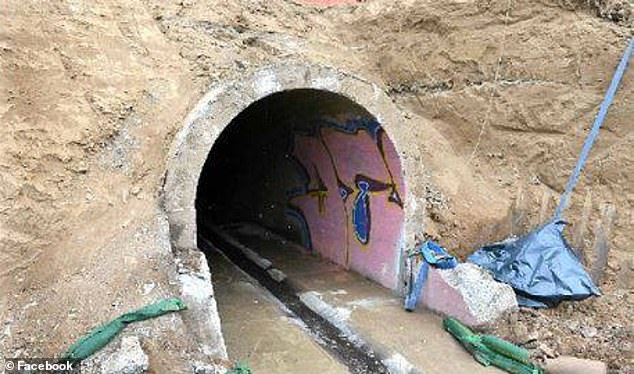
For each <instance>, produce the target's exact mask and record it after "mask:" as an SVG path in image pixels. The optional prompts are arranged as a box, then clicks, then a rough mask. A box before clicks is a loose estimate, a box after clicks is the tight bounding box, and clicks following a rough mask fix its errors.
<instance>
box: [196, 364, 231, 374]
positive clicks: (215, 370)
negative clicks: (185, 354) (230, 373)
mask: <svg viewBox="0 0 634 374" xmlns="http://www.w3.org/2000/svg"><path fill="white" fill-rule="evenodd" d="M192 367H193V369H194V374H224V373H226V372H227V368H226V367H224V366H223V365H219V364H215V363H204V362H200V361H196V362H194V363H193V364H192Z"/></svg>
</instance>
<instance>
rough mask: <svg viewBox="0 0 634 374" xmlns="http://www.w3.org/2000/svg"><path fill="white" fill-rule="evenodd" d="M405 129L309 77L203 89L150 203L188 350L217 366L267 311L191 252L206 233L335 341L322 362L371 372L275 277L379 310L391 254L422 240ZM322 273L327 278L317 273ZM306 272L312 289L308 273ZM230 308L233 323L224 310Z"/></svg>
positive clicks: (279, 72)
mask: <svg viewBox="0 0 634 374" xmlns="http://www.w3.org/2000/svg"><path fill="white" fill-rule="evenodd" d="M410 126H411V124H410V120H409V119H408V118H406V117H405V116H403V115H402V113H401V111H400V110H399V109H398V107H397V106H395V105H394V104H393V102H392V101H391V100H390V98H389V97H388V96H387V95H386V93H385V92H384V91H382V90H381V89H379V88H378V86H376V85H374V84H372V83H370V82H368V81H367V80H364V79H360V78H357V77H354V76H353V75H350V74H347V73H344V72H341V71H339V70H336V69H332V68H328V67H324V66H319V65H306V64H280V65H274V66H269V67H264V68H262V69H260V70H257V71H254V72H253V73H251V74H245V75H243V76H241V77H240V79H236V80H234V81H227V82H221V83H219V84H218V85H216V86H214V87H211V88H210V90H209V91H208V92H207V94H206V95H204V96H203V98H202V99H201V100H200V101H199V103H198V104H197V105H196V106H195V107H194V108H193V109H192V111H191V112H190V114H189V116H188V117H187V118H186V119H185V121H184V124H183V127H182V129H181V131H180V132H179V133H178V134H177V136H176V138H175V141H174V143H173V145H172V150H171V156H170V158H169V160H168V164H167V173H166V176H165V183H164V194H163V207H164V210H165V213H166V217H167V221H168V223H169V233H170V240H171V246H172V250H173V251H174V253H175V254H176V256H177V257H178V264H179V274H181V275H180V278H182V279H181V287H182V295H183V297H184V299H185V301H186V302H187V304H188V306H189V307H190V308H189V311H188V313H185V314H184V318H185V321H186V323H188V325H189V326H190V328H191V330H192V331H194V332H195V334H196V335H197V336H196V339H197V340H198V341H199V342H200V344H201V345H202V351H204V352H217V351H220V352H226V351H225V343H224V339H227V342H228V345H229V346H230V347H233V348H232V349H233V351H232V352H230V353H231V355H232V356H235V357H240V355H241V352H240V351H239V348H240V347H239V346H236V345H235V342H244V341H245V339H244V336H237V335H234V333H237V332H235V331H234V330H232V329H231V326H236V325H237V326H243V325H244V323H246V322H245V321H247V320H249V319H250V318H252V317H253V315H258V313H259V312H262V313H264V314H263V315H262V318H268V317H270V316H268V315H266V313H268V312H266V310H270V308H264V310H263V309H262V308H254V307H253V300H254V298H258V297H260V301H261V303H260V304H262V303H268V302H269V301H268V300H269V299H267V298H266V297H263V298H262V295H261V294H260V293H258V292H257V291H256V289H257V288H258V287H255V288H253V287H251V286H249V287H247V288H245V287H246V286H245V284H246V283H249V282H250V281H249V280H248V279H244V278H243V276H244V274H243V273H236V272H235V270H232V268H231V266H228V265H227V261H226V258H224V257H222V256H219V254H218V253H217V252H214V251H209V252H207V253H206V255H207V259H205V258H204V256H203V255H202V253H201V251H200V250H199V248H203V249H209V248H210V245H209V244H210V242H209V241H208V240H206V239H214V238H212V237H211V236H213V235H210V236H207V235H208V234H210V233H209V232H207V230H208V229H209V228H213V230H216V229H219V230H220V231H222V232H223V233H225V234H228V236H229V237H230V238H231V239H234V240H235V242H236V243H237V245H231V246H230V247H231V248H230V249H232V250H233V252H232V253H236V252H238V251H236V250H234V249H235V248H237V247H239V246H240V245H241V246H242V247H243V248H241V249H243V250H244V249H245V248H246V249H247V250H251V252H252V254H255V253H257V254H259V255H260V256H261V258H260V260H263V261H260V263H259V264H257V266H256V267H258V268H262V269H264V270H265V276H263V277H261V278H260V277H258V276H254V275H253V274H254V272H251V271H249V270H248V269H247V267H249V266H254V265H253V264H252V263H251V265H249V263H244V262H243V263H239V262H240V261H239V260H240V259H236V258H231V257H230V256H228V255H227V257H229V258H231V260H232V261H233V262H234V263H236V264H239V265H240V266H241V267H242V269H243V270H246V271H247V273H249V274H250V275H251V276H253V277H255V278H256V279H257V280H258V281H260V283H261V284H262V285H265V286H266V287H267V288H268V289H269V291H271V292H272V293H273V294H274V295H275V296H276V297H277V298H278V299H279V300H280V301H282V302H283V303H284V304H285V305H287V306H288V307H289V309H290V310H291V311H292V312H293V313H294V315H296V316H298V317H300V318H301V319H302V320H303V321H304V322H305V323H306V324H307V325H309V326H312V327H315V326H317V329H318V330H320V331H321V332H320V333H317V335H318V336H320V334H321V335H323V336H325V337H328V338H330V337H332V338H333V339H339V340H341V341H340V342H338V343H337V344H336V346H337V347H339V348H337V349H334V348H330V347H326V350H331V349H334V350H335V351H336V352H331V354H334V356H337V357H339V358H340V360H341V362H342V363H343V362H345V365H346V366H347V368H348V369H350V370H352V368H355V369H354V370H353V371H355V370H361V371H359V372H363V370H366V371H367V370H370V372H383V370H384V368H383V369H382V365H383V364H381V363H378V361H377V360H376V359H375V358H372V357H374V356H372V355H371V354H369V353H368V352H370V351H369V350H367V349H366V348H363V347H360V346H359V344H357V342H356V341H354V339H355V338H354V337H351V338H350V339H352V340H350V339H349V338H348V337H347V336H342V334H341V333H340V332H339V330H337V329H338V328H339V327H336V328H335V327H334V326H336V325H337V323H336V322H337V321H334V322H333V321H331V320H330V319H329V318H330V317H332V316H330V317H323V316H321V313H318V312H315V311H314V308H316V307H318V305H316V304H315V303H313V305H312V306H308V307H307V306H306V304H305V303H304V302H299V298H300V297H302V296H306V295H304V293H306V294H310V292H312V290H316V289H317V288H315V287H313V286H311V285H308V284H303V285H301V287H299V288H298V289H294V290H290V289H287V288H285V287H287V286H290V285H291V284H292V283H293V282H279V279H282V278H283V277H284V276H285V275H288V278H289V279H290V278H293V276H294V274H291V273H292V272H293V271H295V272H296V274H295V275H299V274H301V275H302V277H304V276H305V277H304V278H305V279H309V280H312V281H316V282H321V280H320V279H323V278H324V277H325V278H330V279H332V280H333V281H336V282H341V281H345V279H346V278H347V279H351V277H352V278H354V279H361V280H363V281H364V282H365V280H364V278H369V279H370V280H371V282H368V284H372V285H373V287H376V288H378V290H377V289H373V290H374V291H373V292H378V293H380V294H381V295H382V296H381V297H383V298H389V297H392V296H394V295H393V293H392V292H397V293H398V292H400V291H402V290H403V286H404V280H405V278H406V277H405V276H404V274H407V271H406V270H405V269H404V265H405V261H404V257H405V256H404V253H405V249H406V248H410V247H412V246H413V245H414V242H415V238H416V237H417V236H418V237H420V236H421V234H422V217H423V210H424V206H425V202H424V194H423V193H421V191H422V188H423V184H422V183H420V180H421V174H422V170H423V168H422V165H421V164H420V162H419V160H420V149H419V148H418V147H417V146H416V145H415V143H414V142H413V140H412V139H413V138H412V137H411V136H410V135H409V134H410V131H411V130H410ZM199 234H201V235H199ZM262 238H264V239H265V240H262ZM199 239H200V240H199ZM216 239H217V238H216ZM252 239H253V240H254V241H252V242H249V240H252ZM268 239H272V240H268ZM211 243H213V245H211V247H214V246H215V247H218V245H219V244H220V243H219V242H217V241H216V242H213V240H212V242H211ZM236 243H233V244H236ZM221 249H223V248H221ZM224 249H226V248H224ZM224 249H223V252H224ZM242 252H244V251H242ZM298 253H299V254H300V255H297V254H298ZM226 254H227V253H226V252H225V255H226ZM257 254H256V256H257ZM251 259H252V258H251ZM315 259H317V260H315ZM269 260H270V261H269ZM293 261H294V262H293ZM207 263H208V264H209V266H207ZM333 267H334V268H337V269H339V270H337V271H338V272H339V273H337V274H339V275H338V277H339V278H338V277H334V276H330V275H329V274H334V273H328V271H330V270H327V271H326V272H324V270H325V269H333ZM209 268H211V274H210V272H209ZM273 268H275V269H273ZM276 269H279V270H281V271H275V270H276ZM341 269H343V271H342V270H341ZM345 269H347V270H350V271H345ZM256 270H257V269H256ZM315 271H317V272H319V271H321V275H320V277H321V278H319V277H313V276H311V275H310V274H311V273H312V274H314V272H315ZM240 274H242V275H240ZM212 278H213V279H214V285H213V287H212V285H211V279H212ZM318 278H319V279H318ZM272 279H275V280H276V281H278V283H275V282H276V281H273V280H272ZM294 279H298V278H297V277H295V278H294ZM267 282H269V283H270V282H273V284H265V283H267ZM202 283H206V286H204V285H203V284H202ZM342 284H343V283H337V284H332V285H331V286H332V287H334V288H339V287H341V285H342ZM329 286H330V285H329ZM275 287H278V288H277V289H275V290H273V289H274V288H275ZM386 288H387V289H389V290H386ZM203 289H204V292H202V290H203ZM214 289H215V290H214ZM381 290H382V291H381ZM289 291H290V292H289ZM294 291H297V292H294ZM305 291H310V292H305ZM245 292H246V294H245ZM254 292H255V293H254ZM240 295H244V297H241V296H240ZM390 295H392V296H390ZM245 300H246V301H248V302H247V304H248V305H247V304H242V303H243V302H245ZM216 301H217V304H216ZM308 309H310V310H308ZM218 310H220V316H219V314H218ZM242 310H245V313H246V314H244V315H243V314H240V313H237V312H236V311H242ZM337 310H338V309H337ZM322 317H323V318H322ZM344 317H345V315H344ZM324 318H325V319H327V320H328V322H327V323H325V321H324ZM333 318H334V319H336V318H338V317H337V316H334V317H333ZM220 319H222V323H223V325H226V327H225V328H224V329H222V331H221V328H220ZM276 321H278V320H276ZM273 325H274V326H275V329H278V328H281V329H285V328H286V327H288V330H289V331H291V330H293V329H295V328H296V327H293V326H294V325H292V324H291V325H289V326H287V325H285V324H279V323H277V322H276V323H274V324H273ZM285 326H286V327H285ZM254 328H256V327H255V326H254ZM239 330H240V329H239ZM240 331H242V330H240ZM293 331H294V330H293ZM313 331H315V330H314V329H313ZM223 333H224V334H223ZM291 334H295V333H293V332H291ZM223 335H224V336H225V338H223ZM294 336H295V335H294ZM298 339H299V338H298ZM346 339H347V341H346ZM324 341H326V340H324ZM239 344H242V343H239ZM303 346H305V347H306V349H309V347H310V346H311V345H310V344H305V345H303ZM270 348H271V349H274V348H275V347H274V346H271V347H270ZM278 348H279V347H278ZM284 349H286V348H284ZM313 353H314V352H313ZM313 353H311V354H313ZM224 356H226V353H224ZM309 356H310V354H309ZM379 356H380V355H379ZM311 357H312V356H311ZM377 357H378V356H377ZM324 362H329V363H332V359H331V358H327V357H326V358H324ZM326 371H327V372H329V371H328V370H326ZM355 372H356V371H355Z"/></svg>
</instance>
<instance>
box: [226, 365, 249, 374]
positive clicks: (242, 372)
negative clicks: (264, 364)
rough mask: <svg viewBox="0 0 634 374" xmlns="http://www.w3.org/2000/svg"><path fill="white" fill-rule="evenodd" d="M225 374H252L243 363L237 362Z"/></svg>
mask: <svg viewBox="0 0 634 374" xmlns="http://www.w3.org/2000/svg"><path fill="white" fill-rule="evenodd" d="M227 374H253V372H252V371H251V369H249V367H248V366H247V365H245V364H243V363H240V362H237V363H236V366H234V367H233V369H231V370H229V371H228V372H227Z"/></svg>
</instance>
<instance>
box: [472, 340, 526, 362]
mask: <svg viewBox="0 0 634 374" xmlns="http://www.w3.org/2000/svg"><path fill="white" fill-rule="evenodd" d="M480 338H481V340H482V343H483V344H484V345H486V346H487V347H488V348H490V349H492V350H493V351H495V352H497V353H500V354H502V355H504V356H506V357H510V358H512V359H514V360H516V361H519V362H523V363H525V364H529V363H530V353H529V352H528V351H527V350H526V349H524V348H521V347H518V346H516V345H515V344H512V343H509V342H507V341H506V340H504V339H500V338H498V337H497V336H493V335H481V336H480Z"/></svg>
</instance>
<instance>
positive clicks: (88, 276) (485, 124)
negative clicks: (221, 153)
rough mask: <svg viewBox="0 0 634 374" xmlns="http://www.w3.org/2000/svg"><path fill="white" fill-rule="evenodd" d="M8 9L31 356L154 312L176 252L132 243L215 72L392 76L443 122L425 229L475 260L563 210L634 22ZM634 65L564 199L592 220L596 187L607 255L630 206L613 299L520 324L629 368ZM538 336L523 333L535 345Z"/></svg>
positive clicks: (10, 276)
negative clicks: (280, 66)
mask: <svg viewBox="0 0 634 374" xmlns="http://www.w3.org/2000/svg"><path fill="white" fill-rule="evenodd" d="M597 15H598V16H597ZM0 18H1V21H2V22H0V24H1V25H2V26H0V65H1V66H2V79H1V80H0V118H1V123H2V126H0V139H1V140H0V233H1V234H2V235H0V265H2V269H3V270H2V272H0V277H1V278H0V279H1V282H2V287H1V288H2V290H3V292H2V293H1V294H0V298H2V300H0V306H2V308H3V309H4V310H2V311H0V312H2V314H3V321H4V323H5V324H6V325H7V326H10V329H9V330H10V334H9V335H7V334H6V333H5V334H4V335H3V336H2V339H0V348H2V350H3V351H5V352H9V353H11V354H12V355H14V356H15V355H17V353H20V354H25V355H26V354H28V355H52V354H56V353H58V352H59V351H60V350H61V349H63V348H64V347H65V346H67V345H68V343H70V341H72V340H73V339H74V338H75V337H76V336H78V335H79V334H80V333H82V332H83V331H85V330H86V329H87V328H88V327H89V326H92V325H94V324H96V323H99V322H101V321H104V320H106V319H108V318H110V317H112V316H114V315H117V314H118V313H120V312H122V311H124V310H127V309H130V308H131V307H133V306H138V304H139V303H140V302H141V301H142V300H141V299H139V297H141V296H139V293H140V291H139V290H140V289H143V285H144V283H146V282H147V280H148V279H155V280H156V282H157V283H164V284H168V283H169V282H168V280H167V279H166V277H167V275H165V274H164V273H165V271H164V268H163V267H164V266H166V264H167V263H169V259H166V258H163V257H161V253H163V252H161V251H159V250H158V249H157V250H156V251H155V252H152V251H150V252H151V253H154V254H155V255H154V256H152V255H148V249H147V248H141V247H140V246H130V245H129V243H128V242H127V241H126V240H128V239H129V238H138V237H139V234H138V233H139V232H141V233H142V232H144V230H145V229H144V227H145V226H146V225H147V222H146V217H148V216H150V215H151V212H152V210H153V209H156V206H157V201H156V198H157V195H158V193H159V190H160V186H161V178H162V176H163V172H164V167H165V166H164V163H165V158H166V154H167V150H168V147H169V145H170V142H171V139H172V137H173V134H174V133H175V132H176V131H177V129H178V126H179V124H180V122H181V121H182V119H183V118H184V117H185V115H186V114H187V112H188V111H189V110H190V108H191V107H192V105H193V103H195V102H196V101H197V100H198V99H199V98H200V96H201V95H202V93H203V92H204V91H206V90H207V88H208V87H209V85H211V84H214V83H218V82H220V81H222V79H224V78H226V77H228V76H235V75H236V74H239V73H240V72H245V71H248V70H250V69H253V68H256V67H257V66H259V65H261V64H266V63H270V62H274V61H282V60H297V61H312V62H316V63H324V64H327V65H336V66H340V67H342V68H344V69H347V70H349V71H351V72H354V73H357V74H359V75H361V76H364V77H366V78H369V79H373V80H375V81H376V82H378V83H380V84H383V85H384V86H385V87H386V88H387V89H388V90H389V91H390V93H391V95H392V97H393V98H394V100H395V101H396V102H397V103H398V104H399V105H401V106H402V107H403V108H405V109H407V111H409V112H412V113H415V114H416V115H419V116H422V117H424V118H425V119H427V121H428V122H429V123H431V125H432V126H431V127H428V128H423V127H422V126H421V128H416V129H412V134H413V135H415V136H417V137H418V139H420V144H421V147H422V148H423V149H424V153H425V154H426V158H425V159H424V160H421V165H422V166H421V167H423V166H424V168H425V170H426V172H427V174H428V178H427V180H426V183H427V185H428V187H427V190H428V195H429V196H428V202H429V205H428V218H429V219H428V220H427V224H426V231H427V232H428V234H429V236H431V237H433V238H436V239H438V240H439V241H440V242H441V243H442V244H444V245H445V246H447V247H448V248H450V249H451V250H452V251H455V252H458V253H460V254H462V255H464V254H466V253H468V252H469V251H472V250H473V249H474V248H475V247H477V245H478V244H481V243H484V242H487V241H490V240H495V239H499V238H501V237H503V236H505V235H508V234H509V233H510V232H511V231H512V232H513V233H520V232H521V230H525V229H527V228H528V227H530V225H531V224H536V223H537V222H538V221H539V219H538V218H539V217H540V207H541V206H542V205H543V204H542V201H547V202H548V205H546V206H547V207H548V209H549V210H548V211H549V212H552V210H553V208H554V204H555V202H556V197H557V196H558V195H559V194H560V192H561V191H562V190H563V186H564V184H565V182H566V179H567V177H568V175H569V173H570V171H571V170H572V167H573V165H574V162H575V159H576V157H577V154H578V151H579V149H580V146H581V143H582V142H583V138H584V136H585V134H586V133H587V130H588V128H589V126H590V125H591V123H592V120H593V118H594V115H595V113H596V110H597V108H598V105H599V103H600V102H601V99H602V96H603V93H604V91H605V89H606V87H607V85H608V83H609V80H610V78H611V74H612V72H613V70H614V68H615V66H616V63H617V61H618V59H619V57H620V54H621V52H622V49H623V47H624V45H625V38H626V37H627V36H628V35H630V34H631V31H632V28H631V24H632V23H631V22H632V21H631V10H630V7H629V5H628V3H627V2H611V1H605V2H604V1H598V0H597V1H569V2H556V1H546V0H543V1H522V2H517V1H450V2H437V1H418V2H416V1H403V2H398V3H394V2H390V1H386V0H376V1H368V2H364V3H361V4H359V5H351V6H343V7H336V8H329V9H327V10H323V9H315V8H311V7H305V6H301V5H297V4H294V3H291V2H287V1H281V0H273V1H255V2H254V1H248V2H236V1H215V2H213V4H203V3H201V2H196V3H195V2H191V1H175V2H163V1H154V0H147V1H126V2H123V1H116V0H108V1H102V2H98V3H93V2H90V3H88V2H82V1H68V2H66V3H49V2H23V1H10V2H9V3H8V4H7V5H5V6H3V7H2V9H1V10H0ZM633 78H634V69H630V70H629V71H628V73H627V74H626V76H625V77H624V81H623V85H622V87H621V89H620V91H619V93H618V95H617V99H616V101H615V103H614V104H613V106H612V108H611V110H610V114H609V116H608V119H607V121H606V123H605V127H604V130H603V131H602V133H601V136H600V138H599V141H598V143H597V144H596V146H595V148H594V150H593V152H592V155H591V158H590V160H589V164H588V166H587V167H586V171H585V173H584V177H583V179H582V180H581V183H580V185H579V186H578V188H577V191H576V194H575V196H574V198H573V201H572V206H571V208H570V209H569V211H568V213H567V218H568V219H569V221H570V222H571V224H572V226H573V229H574V227H575V225H578V224H579V219H578V217H579V216H580V212H581V210H582V206H583V204H584V200H585V196H586V195H587V194H588V193H590V192H591V194H592V202H593V203H592V210H591V214H590V216H589V217H590V218H589V222H590V224H589V233H588V234H587V235H586V239H587V240H586V245H587V247H588V248H589V251H588V255H589V256H588V257H589V259H590V262H592V252H591V248H592V245H593V243H592V240H593V232H594V230H595V229H596V222H597V219H598V217H599V211H600V208H601V205H603V204H611V205H613V206H615V207H616V209H617V215H616V220H615V223H614V227H613V230H612V233H611V235H610V256H609V261H608V270H607V272H606V276H605V277H604V278H603V280H602V282H601V287H602V288H603V290H604V292H605V293H606V296H605V297H603V298H600V299H597V300H592V301H589V302H586V303H577V304H573V305H571V306H564V307H561V308H559V309H557V310H553V311H548V312H545V313H541V312H540V313H538V314H539V315H540V316H537V317H535V316H533V315H532V313H529V312H525V313H522V315H521V316H520V319H519V321H515V324H517V325H518V326H525V327H526V328H527V329H528V331H534V330H536V331H540V333H539V334H540V335H539V339H540V340H543V341H544V342H545V343H546V344H548V345H550V346H552V347H554V348H553V349H556V350H558V351H559V352H560V353H575V354H579V355H580V356H588V357H594V358H600V359H604V360H606V361H609V362H610V364H611V367H612V368H613V369H614V370H621V371H622V372H626V371H625V370H631V367H632V363H631V359H629V360H630V361H627V360H628V358H627V355H628V354H629V355H631V352H632V351H631V350H632V347H631V341H632V330H631V327H629V326H628V324H627V321H628V318H629V315H631V312H632V310H633V308H632V303H633V301H632V297H633V296H632V287H633V286H632V283H631V279H632V276H631V271H632V270H633V269H632V266H633V265H632V262H633V259H632V256H633V254H632V253H633V252H632V251H631V249H630V248H629V247H630V244H631V243H632V241H633V239H634V233H632V231H631V230H629V228H630V227H631V225H632V222H633V219H634V216H632V212H633V211H634V209H633V207H634V183H633V181H632V178H634V154H633V152H632V149H633V148H632V146H633V145H634V131H633V130H634V124H633V123H632V120H631V119H632V118H633V113H632V111H633V109H632V108H634V106H633V105H632V102H633V100H634V90H632V85H633V84H634V79H633ZM589 191H590V192H589ZM544 196H545V197H544ZM519 197H521V198H519ZM516 201H517V202H516ZM541 217H544V215H543V214H541ZM132 240H136V239H132ZM126 243H128V244H126ZM148 264H150V266H147V265H148ZM619 279H622V281H618V280H619ZM5 290H6V291H5ZM169 291H170V290H169V289H165V290H163V291H162V292H165V293H166V294H168V293H169ZM143 297H146V298H147V299H148V300H149V299H151V298H152V295H150V296H147V295H146V296H143ZM104 300H105V301H104ZM71 316H72V318H71ZM571 316H572V317H571ZM567 319H573V320H575V321H577V322H578V323H577V324H573V325H570V326H568V325H566V324H565V323H564V322H565V320H567ZM535 326H537V327H535ZM582 328H586V330H585V335H583V334H582ZM587 328H590V329H589V330H588V329H587ZM592 328H594V329H596V334H595V333H594V330H592ZM519 329H520V330H518V331H515V332H509V334H510V335H509V336H511V337H513V338H515V339H516V340H521V336H520V335H521V334H522V328H519ZM9 330H6V329H5V332H6V331H9ZM500 331H501V332H503V331H502V330H500ZM546 331H550V333H546ZM588 331H590V333H588ZM580 339H581V340H580ZM577 341H581V342H583V344H582V345H578V344H577V343H575V342H577ZM628 342H629V343H628ZM628 344H629V345H628ZM628 365H629V366H628ZM628 367H629V368H630V369H627V368H628Z"/></svg>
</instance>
